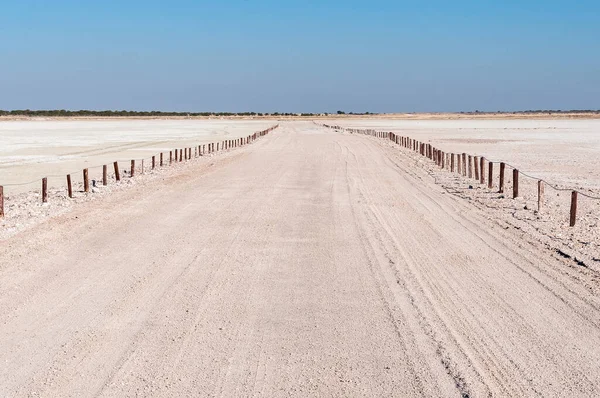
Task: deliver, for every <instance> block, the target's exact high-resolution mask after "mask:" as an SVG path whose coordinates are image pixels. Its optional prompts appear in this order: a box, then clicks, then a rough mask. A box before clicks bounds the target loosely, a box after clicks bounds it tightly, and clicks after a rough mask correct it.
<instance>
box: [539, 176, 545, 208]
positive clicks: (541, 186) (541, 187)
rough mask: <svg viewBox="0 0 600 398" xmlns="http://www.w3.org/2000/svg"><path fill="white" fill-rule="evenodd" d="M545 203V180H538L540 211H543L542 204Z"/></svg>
mask: <svg viewBox="0 0 600 398" xmlns="http://www.w3.org/2000/svg"><path fill="white" fill-rule="evenodd" d="M543 203H544V182H543V181H542V180H538V213H540V212H541V211H542V205H543Z"/></svg>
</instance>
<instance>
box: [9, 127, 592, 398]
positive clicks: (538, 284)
mask: <svg viewBox="0 0 600 398" xmlns="http://www.w3.org/2000/svg"><path fill="white" fill-rule="evenodd" d="M211 162H212V163H211ZM213 163H214V164H213ZM599 284H600V282H599V277H598V275H596V274H595V273H593V272H592V271H589V270H585V269H580V268H574V267H572V266H571V265H569V264H567V263H565V262H563V261H561V260H560V259H557V258H554V257H553V256H551V254H550V252H549V251H547V249H545V248H543V247H542V245H537V244H536V243H535V241H534V242H533V243H531V242H522V241H520V240H519V239H518V237H516V236H515V235H512V234H511V232H510V231H506V230H504V229H503V228H501V227H500V226H499V225H498V224H497V223H495V222H494V220H489V219H488V217H487V216H486V214H484V213H482V212H480V211H479V210H476V209H474V208H473V207H472V206H471V205H469V203H468V202H467V201H465V200H462V199H459V198H455V197H453V196H451V195H449V194H447V193H445V192H444V191H443V190H442V189H441V188H440V187H438V186H437V185H435V184H434V183H433V181H432V180H431V178H430V177H429V176H427V174H426V173H425V172H423V171H421V170H420V169H418V168H415V167H414V166H413V165H412V164H411V162H410V161H409V160H408V159H407V158H406V157H405V156H404V155H403V154H402V151H401V150H399V149H396V148H391V147H390V146H389V145H388V144H387V143H385V142H382V141H381V140H375V139H371V138H368V137H364V136H354V135H349V134H340V133H333V132H330V131H325V130H321V129H318V128H317V127H316V126H314V125H312V124H310V123H301V122H300V123H290V124H285V125H284V126H283V128H280V129H279V130H277V131H275V132H274V133H272V135H271V136H269V137H267V138H266V139H264V140H260V141H259V142H258V143H256V144H254V145H251V146H248V147H245V148H242V149H240V150H238V151H236V152H232V153H229V154H226V155H223V156H220V157H218V158H216V160H214V161H210V162H209V161H207V162H203V163H200V164H197V165H193V166H190V167H189V168H188V169H186V172H185V174H182V175H179V176H178V177H176V178H170V179H167V180H165V181H164V184H163V185H160V186H157V185H152V186H140V187H136V188H133V189H132V190H130V191H128V192H126V193H123V194H120V195H115V196H113V197H108V198H104V199H102V200H101V201H96V202H89V203H85V204H82V205H81V206H80V207H78V208H77V209H76V210H74V211H73V212H71V213H69V214H68V215H65V216H60V217H58V218H56V219H54V220H52V221H50V222H48V223H45V224H42V225H40V226H39V227H37V228H35V229H33V230H30V231H28V232H25V233H22V234H20V235H18V236H16V237H14V238H12V239H11V240H8V241H5V242H2V243H0V287H1V288H0V325H1V328H0V361H1V363H2V364H3V366H2V367H1V368H0V395H1V396H13V395H17V396H26V395H42V396H58V395H59V396H131V395H136V394H138V395H143V396H148V395H155V396H198V395H200V396H226V397H229V396H314V395H320V396H402V397H404V396H432V397H440V396H461V395H462V396H471V397H474V396H489V395H493V396H544V397H548V396H598V395H600V372H598V363H600V298H599V295H598V292H599V288H598V286H599Z"/></svg>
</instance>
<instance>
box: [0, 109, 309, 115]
mask: <svg viewBox="0 0 600 398" xmlns="http://www.w3.org/2000/svg"><path fill="white" fill-rule="evenodd" d="M270 115H273V116H315V114H312V113H302V114H298V113H278V112H275V113H260V112H162V111H111V110H107V111H90V110H85V109H84V110H79V111H68V110H64V109H60V110H29V109H24V110H23V109H17V110H13V111H3V110H0V116H270Z"/></svg>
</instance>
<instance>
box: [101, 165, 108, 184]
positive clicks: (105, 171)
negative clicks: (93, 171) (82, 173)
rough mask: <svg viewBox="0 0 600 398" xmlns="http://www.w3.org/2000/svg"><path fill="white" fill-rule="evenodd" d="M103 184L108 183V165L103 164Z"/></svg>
mask: <svg viewBox="0 0 600 398" xmlns="http://www.w3.org/2000/svg"><path fill="white" fill-rule="evenodd" d="M102 185H104V186H106V185H108V166H107V165H103V166H102Z"/></svg>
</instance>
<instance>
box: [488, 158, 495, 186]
mask: <svg viewBox="0 0 600 398" xmlns="http://www.w3.org/2000/svg"><path fill="white" fill-rule="evenodd" d="M493 175H494V163H492V162H489V163H488V188H490V189H492V187H493V186H494V182H493V181H492V176H493Z"/></svg>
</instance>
